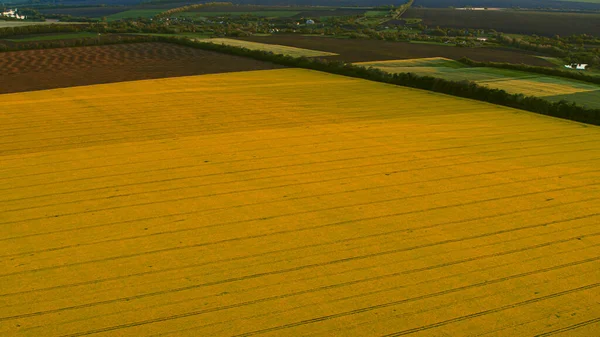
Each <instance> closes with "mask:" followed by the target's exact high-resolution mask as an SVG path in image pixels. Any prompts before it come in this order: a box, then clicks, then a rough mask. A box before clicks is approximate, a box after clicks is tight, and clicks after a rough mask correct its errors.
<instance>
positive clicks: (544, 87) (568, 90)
mask: <svg viewBox="0 0 600 337" xmlns="http://www.w3.org/2000/svg"><path fill="white" fill-rule="evenodd" d="M546 79H550V78H546ZM564 82H569V81H564ZM571 82H575V81H571ZM479 83H480V84H481V85H484V86H490V87H493V88H498V89H502V90H505V91H507V92H510V93H522V94H525V95H529V96H538V97H544V96H555V95H562V94H574V93H578V92H586V91H597V90H600V86H597V85H596V86H595V85H589V84H588V85H577V84H579V83H577V82H575V83H569V84H566V83H548V82H547V81H539V80H537V79H530V80H529V79H516V80H500V81H498V80H497V81H493V82H486V81H482V82H479ZM586 87H587V88H586Z"/></svg>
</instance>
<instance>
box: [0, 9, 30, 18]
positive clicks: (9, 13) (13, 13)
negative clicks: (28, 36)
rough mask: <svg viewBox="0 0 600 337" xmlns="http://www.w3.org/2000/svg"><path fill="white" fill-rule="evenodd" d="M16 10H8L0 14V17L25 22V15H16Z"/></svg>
mask: <svg viewBox="0 0 600 337" xmlns="http://www.w3.org/2000/svg"><path fill="white" fill-rule="evenodd" d="M17 11H18V9H16V8H15V9H9V10H7V11H5V12H2V13H1V14H0V16H4V17H7V18H13V19H18V20H25V19H26V18H27V17H26V16H25V15H19V13H17Z"/></svg>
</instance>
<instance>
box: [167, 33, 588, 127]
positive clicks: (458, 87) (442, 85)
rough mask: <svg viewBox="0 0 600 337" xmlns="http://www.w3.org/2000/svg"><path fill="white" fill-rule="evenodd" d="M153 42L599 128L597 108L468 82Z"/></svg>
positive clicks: (242, 50) (188, 43)
mask: <svg viewBox="0 0 600 337" xmlns="http://www.w3.org/2000/svg"><path fill="white" fill-rule="evenodd" d="M156 40H157V41H163V42H170V43H177V44H181V45H186V46H191V47H195V48H200V49H204V50H212V51H217V52H222V53H227V54H232V55H238V56H244V57H250V58H253V59H257V60H262V61H267V62H272V63H276V64H280V65H284V66H290V67H298V68H306V69H313V70H318V71H323V72H328V73H333V74H338V75H344V76H350V77H358V78H363V79H367V80H371V81H377V82H383V83H389V84H395V85H401V86H406V87H411V88H417V89H424V90H430V91H435V92H439V93H444V94H449V95H453V96H459V97H464V98H470V99H475V100H479V101H485V102H489V103H493V104H498V105H503V106H508V107H512V108H516V109H522V110H527V111H531V112H535V113H540V114H544V115H548V116H553V117H559V118H564V119H569V120H573V121H577V122H583V123H589V124H595V125H600V109H588V108H585V107H581V106H577V105H576V104H575V103H569V102H566V101H560V102H550V101H546V100H544V99H541V98H538V97H532V96H525V95H523V94H509V93H507V92H506V91H504V90H500V89H492V88H488V87H484V86H480V85H477V84H476V83H474V82H471V81H458V82H457V81H448V80H444V79H441V78H435V77H430V76H418V75H415V74H412V73H398V74H390V73H386V72H384V71H381V70H379V69H375V68H365V67H362V66H357V65H353V64H349V63H344V62H341V61H329V60H324V59H319V58H314V59H309V58H305V57H300V58H296V57H291V56H285V55H281V54H273V53H270V52H265V51H259V50H250V49H247V48H240V47H232V46H227V45H220V44H213V43H208V42H199V41H192V40H190V39H181V38H174V37H156Z"/></svg>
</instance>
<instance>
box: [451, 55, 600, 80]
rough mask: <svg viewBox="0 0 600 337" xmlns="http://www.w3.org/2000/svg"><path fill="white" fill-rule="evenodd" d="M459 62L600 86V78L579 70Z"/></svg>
mask: <svg viewBox="0 0 600 337" xmlns="http://www.w3.org/2000/svg"><path fill="white" fill-rule="evenodd" d="M458 62H460V63H463V64H465V65H468V66H471V67H492V68H501V69H509V70H520V71H527V72H530V73H537V74H542V75H549V76H557V77H565V78H569V79H573V80H578V81H584V82H589V83H594V84H600V76H594V75H589V74H586V73H584V72H582V71H577V70H571V71H569V70H562V69H557V68H549V67H536V66H529V65H525V64H512V63H497V62H478V61H473V60H471V59H469V58H466V57H463V58H461V59H459V60H458Z"/></svg>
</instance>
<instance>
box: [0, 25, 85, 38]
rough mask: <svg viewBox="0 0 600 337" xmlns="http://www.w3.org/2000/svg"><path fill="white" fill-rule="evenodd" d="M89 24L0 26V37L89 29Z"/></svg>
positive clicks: (73, 31)
mask: <svg viewBox="0 0 600 337" xmlns="http://www.w3.org/2000/svg"><path fill="white" fill-rule="evenodd" d="M88 29H89V26H88V25H72V24H69V25H34V26H16V27H4V28H0V38H6V37H11V36H19V35H30V34H50V33H75V32H79V31H84V30H88Z"/></svg>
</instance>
